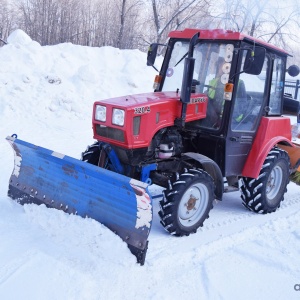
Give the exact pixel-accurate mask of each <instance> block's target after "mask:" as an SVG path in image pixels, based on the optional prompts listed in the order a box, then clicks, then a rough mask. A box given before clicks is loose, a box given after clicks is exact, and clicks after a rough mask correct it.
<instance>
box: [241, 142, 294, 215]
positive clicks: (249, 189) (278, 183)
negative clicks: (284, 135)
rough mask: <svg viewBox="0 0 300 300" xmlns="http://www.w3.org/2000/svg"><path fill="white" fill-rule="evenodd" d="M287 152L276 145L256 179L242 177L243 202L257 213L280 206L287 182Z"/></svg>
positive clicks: (264, 212)
mask: <svg viewBox="0 0 300 300" xmlns="http://www.w3.org/2000/svg"><path fill="white" fill-rule="evenodd" d="M289 168H290V160H289V156H288V154H287V153H286V152H285V151H284V150H281V149H279V148H277V147H275V148H273V149H272V150H271V151H270V153H269V154H268V156H267V157H266V159H265V161H264V164H263V166H262V169H261V171H260V173H259V176H258V178H257V179H253V178H248V177H243V178H242V186H241V193H242V196H241V197H242V200H243V204H244V205H245V206H246V207H247V208H248V209H250V210H251V211H254V212H257V213H263V214H266V213H271V212H274V211H275V210H276V209H277V208H279V206H280V202H281V201H283V199H284V194H285V192H286V191H287V185H288V183H289Z"/></svg>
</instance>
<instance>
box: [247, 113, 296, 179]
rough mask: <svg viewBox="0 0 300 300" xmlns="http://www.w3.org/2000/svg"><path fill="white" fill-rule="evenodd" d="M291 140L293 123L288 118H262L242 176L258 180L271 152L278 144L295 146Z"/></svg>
mask: <svg viewBox="0 0 300 300" xmlns="http://www.w3.org/2000/svg"><path fill="white" fill-rule="evenodd" d="M290 139H291V123H290V119H289V118H288V117H272V118H271V117H270V118H268V117H262V119H261V123H260V126H259V128H258V131H257V134H256V137H255V139H254V142H253V145H252V148H251V150H250V153H249V155H248V158H247V160H246V163H245V165H244V168H243V171H242V176H243V177H250V178H257V177H258V175H259V172H260V170H261V168H262V165H263V163H264V161H265V159H266V157H267V155H268V153H269V152H270V150H271V149H272V148H273V147H274V146H276V145H277V146H278V144H285V145H290V146H293V144H292V143H291V141H290Z"/></svg>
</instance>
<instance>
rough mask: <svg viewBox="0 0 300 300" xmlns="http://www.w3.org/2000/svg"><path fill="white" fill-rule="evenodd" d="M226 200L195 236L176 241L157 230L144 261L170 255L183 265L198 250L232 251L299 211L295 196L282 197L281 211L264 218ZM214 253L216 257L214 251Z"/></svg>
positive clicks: (299, 202) (297, 198) (217, 207)
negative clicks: (253, 236) (239, 244)
mask: <svg viewBox="0 0 300 300" xmlns="http://www.w3.org/2000/svg"><path fill="white" fill-rule="evenodd" d="M226 196H227V197H226ZM226 196H225V199H224V200H223V201H221V202H220V201H218V202H217V205H216V204H214V209H213V210H212V211H211V213H210V216H211V217H210V218H209V219H208V220H206V221H205V223H204V226H203V227H202V228H200V229H198V231H197V233H196V234H192V235H190V236H188V237H181V238H177V237H173V236H168V235H167V234H163V233H162V231H161V229H159V231H157V232H156V233H155V234H153V235H152V236H153V239H151V237H152V236H150V244H149V251H148V254H147V259H150V260H153V261H155V260H157V259H159V258H160V257H162V258H163V257H165V256H168V255H172V256H174V260H176V259H179V260H181V261H183V260H185V259H187V261H188V260H190V259H191V258H192V257H193V254H192V253H194V255H195V253H199V251H198V250H199V249H202V250H201V251H204V252H205V253H206V254H208V252H209V251H208V252H207V250H206V248H207V249H210V251H211V250H212V249H214V248H215V247H217V249H219V250H220V251H221V250H224V249H226V248H230V247H233V246H234V245H235V243H236V242H238V243H243V242H244V241H246V240H247V238H251V237H252V235H255V234H256V233H255V232H257V231H258V229H259V228H260V227H261V226H262V225H264V224H267V223H269V222H272V221H276V220H280V219H284V218H286V217H288V216H289V215H293V214H294V213H296V212H298V211H299V210H300V209H297V206H299V208H300V198H299V195H298V194H292V195H289V194H285V200H284V201H283V202H281V206H280V208H279V209H278V210H277V211H276V212H274V213H271V214H265V215H261V214H257V213H254V212H251V211H249V210H248V209H246V208H244V207H243V206H242V204H241V202H239V204H238V205H239V206H238V207H236V203H237V201H238V200H237V198H239V196H238V197H237V196H235V197H234V198H235V200H234V201H233V202H232V203H230V202H231V200H230V199H228V197H230V194H226ZM226 198H227V199H226ZM157 202H158V201H157ZM232 208H233V209H232ZM155 217H156V214H155ZM157 219H158V217H157ZM157 223H159V221H157V220H156V219H155V220H154V228H155V227H158V226H160V224H157ZM252 229H253V230H252ZM249 232H251V234H249ZM243 235H246V236H247V238H244V237H243ZM236 238H238V241H236V240H235V239H236ZM220 240H221V241H222V242H221V243H219V241H220ZM210 246H212V247H210ZM177 249H178V250H177ZM213 252H214V253H215V251H213ZM196 256H198V255H196Z"/></svg>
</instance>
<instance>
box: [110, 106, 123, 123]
mask: <svg viewBox="0 0 300 300" xmlns="http://www.w3.org/2000/svg"><path fill="white" fill-rule="evenodd" d="M124 120H125V111H124V110H123V109H118V108H114V109H113V115H112V123H113V124H115V125H118V126H123V125H124Z"/></svg>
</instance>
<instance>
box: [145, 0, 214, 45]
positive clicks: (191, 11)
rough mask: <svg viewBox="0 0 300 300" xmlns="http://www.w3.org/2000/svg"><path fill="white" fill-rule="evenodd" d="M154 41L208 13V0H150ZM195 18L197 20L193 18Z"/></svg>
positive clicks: (193, 22)
mask: <svg viewBox="0 0 300 300" xmlns="http://www.w3.org/2000/svg"><path fill="white" fill-rule="evenodd" d="M150 1H151V6H152V13H153V16H152V20H153V23H154V28H155V35H156V37H155V40H156V42H158V43H159V42H162V41H165V40H166V38H167V34H168V32H169V31H170V30H177V29H181V28H183V26H185V25H187V24H189V22H190V21H192V22H190V23H191V24H195V23H198V24H199V23H200V22H199V20H201V18H203V17H204V16H208V15H209V8H210V5H209V1H205V0H189V1H186V0H174V1H167V0H150ZM195 18H197V20H195Z"/></svg>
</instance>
